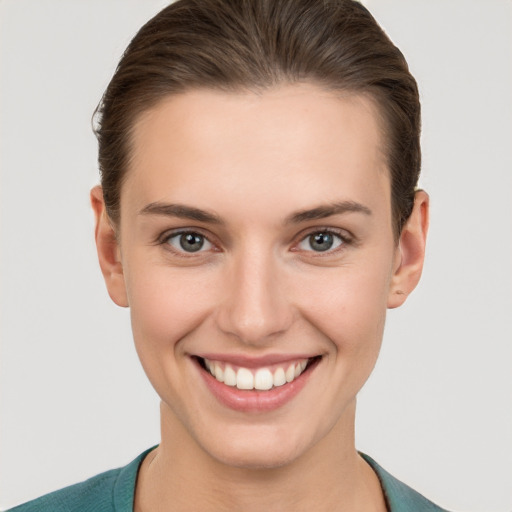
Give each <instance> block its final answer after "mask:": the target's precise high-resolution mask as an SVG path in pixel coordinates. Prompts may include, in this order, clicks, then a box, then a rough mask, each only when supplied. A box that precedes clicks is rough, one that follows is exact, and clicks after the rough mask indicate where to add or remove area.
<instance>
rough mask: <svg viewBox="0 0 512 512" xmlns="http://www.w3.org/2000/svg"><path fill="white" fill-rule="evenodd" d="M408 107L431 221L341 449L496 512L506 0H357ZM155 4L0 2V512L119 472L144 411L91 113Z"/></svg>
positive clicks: (511, 54) (508, 394) (503, 452)
mask: <svg viewBox="0 0 512 512" xmlns="http://www.w3.org/2000/svg"><path fill="white" fill-rule="evenodd" d="M366 3H367V5H368V7H369V8H370V10H371V11H372V12H373V13H374V15H375V16H376V18H377V20H379V21H380V22H381V24H382V26H383V27H384V28H385V29H386V30H387V32H388V33H389V35H390V36H391V38H392V39H393V40H394V41H395V43H396V44H398V46H399V47H400V48H401V49H402V51H403V52H404V54H405V55H406V57H407V59H408V61H409V63H410V67H411V69H412V71H413V73H414V74H415V76H416V77H417V79H418V81H419V84H420V88H421V93H422V101H423V112H424V114H423V116H424V132H423V152H424V167H423V169H424V170H423V178H422V186H423V187H424V188H426V189H427V190H428V191H429V193H430V195H431V200H432V221H431V233H430V239H429V247H428V254H427V262H426V267H425V271H424V276H423V280H422V283H420V286H419V288H418V290H417V291H416V292H415V293H414V294H413V296H412V297H411V298H410V300H409V301H408V303H407V304H406V305H405V306H404V307H402V308H400V309H399V310H394V311H391V312H390V313H389V316H388V324H387V327H386V334H385V340H384V347H383V351H382V355H381V359H380V361H379V363H378V365H377V368H376V370H375V372H374V374H373V376H372V377H371V379H370V381H369V383H368V384H367V386H366V388H365V389H364V390H363V391H362V393H361V395H360V400H359V418H358V438H357V445H358V448H359V449H360V450H362V451H365V452H367V453H369V454H371V455H372V456H373V457H374V458H375V459H376V460H377V461H379V462H380V463H381V464H382V465H383V466H384V467H385V468H386V469H388V470H389V471H390V472H391V473H393V474H395V476H397V477H399V478H401V479H403V480H405V481H406V482H407V483H409V484H410V485H412V486H413V487H415V488H416V489H418V490H419V491H420V492H422V493H424V494H426V495H427V496H428V497H430V498H431V499H433V500H435V501H438V502H440V503H442V504H443V505H444V506H445V507H447V508H450V509H453V510H464V511H472V512H489V511H510V510H511V509H512V483H511V482H512V400H511V398H512V371H511V369H512V368H511V367H512V343H511V341H512V336H511V334H512V322H511V316H512V315H511V313H512V307H511V306H512V291H511V288H512V287H511V284H512V271H511V266H512V265H511V262H512V254H511V253H512V251H511V239H512V236H511V234H512V229H511V228H512V211H511V192H512V187H511V185H512V183H511V181H512V180H511V175H512V152H511V144H512V94H511V91H512V35H511V34H512V30H511V29H512V3H511V2H510V1H508V0H414V1H411V0H368V1H367V2H366ZM165 4H166V2H164V1H162V0H159V1H157V0H107V1H105V0H88V1H87V2H85V1H79V0H66V1H64V0H44V1H41V0H3V1H0V123H1V124H0V291H1V293H0V301H1V302H0V315H1V316H0V336H1V346H0V350H1V353H0V508H6V507H8V506H11V505H14V504H16V503H20V502H22V501H25V500H27V499H30V498H34V497H36V496H38V495H40V494H42V493H45V492H48V491H51V490H54V489H57V488H59V487H62V486H64V485H67V484H71V483H74V482H76V481H79V480H81V479H84V478H86V477H88V476H91V475H93V474H96V473H98V472H100V471H103V470H106V469H109V468H112V467H116V466H119V465H124V464H126V463H128V462H129V461H130V460H131V459H132V458H134V457H135V456H136V455H137V454H138V453H139V452H141V451H142V450H144V449H145V448H147V447H149V446H151V445H153V444H156V443H157V442H158V439H159V424H158V399H157V397H156V394H155V393H154V392H153V390H152V389H151V388H150V385H149V383H147V381H146V378H145V376H144V375H143V372H142V369H141V368H140V367H139V363H138V361H137V357H136V354H135V351H134V349H133V346H132V341H131V333H130V327H129V312H128V311H126V310H122V309H120V308H117V307H116V306H115V305H114V304H113V303H111V302H110V299H109V298H108V296H107V293H106V291H105V288H104V285H103V282H102V278H101V275H100V271H99V268H98V265H97V262H96V256H95V249H94V244H93V217H92V213H91V212H90V208H89V203H88V191H89V188H90V187H91V186H93V185H94V184H95V183H96V182H97V180H98V178H97V167H96V142H95V139H94V136H93V135H92V132H91V130H90V117H91V114H92V111H93V109H94V107H95V106H96V104H97V102H98V100H99V98H100V96H101V93H102V91H103V89H104V88H105V86H106V84H107V83H108V80H109V78H110V76H111V74H112V72H113V70H114V67H115V65H116V63H117V60H118V58H119V56H120V55H121V52H122V51H123V49H124V47H125V46H126V44H127V43H128V41H129V39H130V38H131V36H132V35H133V34H134V33H135V31H136V30H137V29H138V28H139V27H140V25H141V24H142V23H143V22H144V21H145V20H147V19H148V18H149V17H151V16H152V15H153V14H154V13H156V12H157V11H158V10H159V9H160V8H161V7H163V6H164V5H165Z"/></svg>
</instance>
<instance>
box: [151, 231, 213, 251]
mask: <svg viewBox="0 0 512 512" xmlns="http://www.w3.org/2000/svg"><path fill="white" fill-rule="evenodd" d="M189 233H190V234H196V235H200V236H201V237H203V238H204V239H205V240H206V241H207V242H208V243H209V244H211V246H212V247H211V248H209V249H207V250H203V249H202V248H201V249H200V250H199V251H197V252H187V251H185V250H179V249H176V248H175V247H173V246H172V245H171V244H170V243H169V240H170V239H171V238H174V237H177V236H180V235H185V234H189ZM212 238H213V237H212V236H211V235H210V234H206V233H205V232H204V230H203V229H201V228H196V227H184V228H175V229H169V230H167V231H164V232H163V233H161V234H160V235H159V236H158V237H157V239H156V241H155V245H162V246H167V250H169V251H172V252H173V253H174V254H177V255H179V256H184V255H186V256H185V257H190V256H199V255H203V254H204V253H207V252H209V251H211V250H213V251H216V252H220V249H219V246H218V244H217V243H216V242H214V241H213V240H212Z"/></svg>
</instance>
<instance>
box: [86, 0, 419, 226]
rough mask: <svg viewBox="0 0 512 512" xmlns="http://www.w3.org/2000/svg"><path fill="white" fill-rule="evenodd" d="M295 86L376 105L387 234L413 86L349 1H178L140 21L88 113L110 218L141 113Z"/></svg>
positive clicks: (400, 217)
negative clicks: (191, 97) (190, 100)
mask: <svg viewBox="0 0 512 512" xmlns="http://www.w3.org/2000/svg"><path fill="white" fill-rule="evenodd" d="M298 82H312V83H315V84H318V85H320V86H321V87H325V88H327V89H330V90H335V91H349V92H355V93H363V94H369V95H370V96H371V97H372V98H373V99H374V100H375V101H376V104H377V105H378V107H379V112H380V114H381V117H382V118H383V120H384V126H385V144H386V147H385V151H386V156H387V159H388V162H387V164H388V167H389V170H390V174H391V189H392V215H393V225H394V231H395V235H396V236H397V235H398V234H399V233H400V231H401V228H402V226H403V224H404V222H405V221H406V220H407V219H408V217H409V215H410V213H411V211H412V206H413V203H414V192H415V188H416V185H417V181H418V177H419V172H420V162H421V152H420V143H419V136H420V104H419V96H418V89H417V85H416V81H415V80H414V78H413V76H412V75H411V74H410V72H409V69H408V66H407V62H406V61H405V58H404V56H403V55H402V53H401V52H400V50H398V48H396V46H394V45H393V43H392V42H391V41H390V40H389V38H388V37H387V36H386V34H385V33H384V32H383V30H382V29H381V28H380V27H379V25H378V24H377V22H376V21H375V19H374V18H373V17H372V15H371V14H370V13H369V12H368V10H367V9H366V8H365V7H363V6H362V5H361V4H360V3H358V2H356V1H352V0H178V1H177V2H175V3H173V4H171V5H169V6H168V7H166V8H165V9H163V10H162V11H161V12H160V13H159V14H157V15H156V16H155V17H154V18H153V19H151V20H150V21H149V22H148V23H146V24H145V25H144V26H143V27H142V28H141V30H140V31H139V32H138V33H137V34H136V36H135V37H134V38H133V40H132V41H131V43H130V45H129V46H128V48H127V49H126V51H125V53H124V55H123V57H122V59H121V61H120V62H119V65H118V67H117V69H116V72H115V74H114V76H113V78H112V80H111V82H110V84H109V86H108V88H107V90H106V91H105V94H104V95H103V98H102V100H101V102H100V104H99V105H98V108H97V109H96V121H97V125H96V129H95V133H96V136H97V138H98V143H99V166H100V171H101V181H102V186H103V195H104V199H105V204H106V209H107V213H108V215H109V216H110V218H111V219H112V221H113V222H114V223H118V222H119V200H120V190H121V186H122V183H123V178H124V176H125V175H126V171H127V168H128V165H129V161H130V147H131V144H130V139H131V132H132V128H133V126H134V124H135V121H136V120H137V118H138V116H139V115H140V114H141V113H142V112H144V111H146V110H147V109H149V108H151V107H152V106H154V105H155V104H156V103H157V102H159V101H160V100H162V99H163V98H164V97H167V96H169V95H172V94H176V93H179V92H183V91H185V90H188V89H192V88H198V87H201V88H213V89H220V90H224V91H240V90H244V89H246V90H255V89H262V88H263V89H264V88H268V87H272V86H274V85H277V84H280V83H298Z"/></svg>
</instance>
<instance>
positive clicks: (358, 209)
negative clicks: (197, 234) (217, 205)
mask: <svg viewBox="0 0 512 512" xmlns="http://www.w3.org/2000/svg"><path fill="white" fill-rule="evenodd" d="M352 212H355V213H363V214H365V215H372V211H371V210H370V209H369V208H368V207H367V206H364V205H363V204H361V203H357V202H355V201H340V202H336V203H331V204H327V205H320V206H317V207H315V208H311V209H308V210H300V211H298V212H295V213H292V214H291V215H289V216H288V217H286V219H285V222H284V223H285V224H300V223H301V222H306V221H308V220H319V219H325V218H327V217H331V216H332V215H341V214H344V213H352ZM139 213H140V214H141V215H163V216H166V217H178V218H180V219H188V220H195V221H198V222H206V223H209V224H216V225H224V224H225V222H224V221H223V220H222V218H221V217H219V216H218V215H217V214H216V213H213V212H209V211H206V210H201V209H200V208H195V207H193V206H186V205H184V204H173V203H161V202H158V201H157V202H154V203H150V204H148V205H146V206H145V207H144V208H143V209H142V210H141V211H140V212H139Z"/></svg>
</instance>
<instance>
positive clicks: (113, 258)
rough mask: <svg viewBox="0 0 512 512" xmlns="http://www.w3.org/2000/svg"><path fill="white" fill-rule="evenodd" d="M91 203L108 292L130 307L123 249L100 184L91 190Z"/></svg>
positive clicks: (95, 234) (119, 302)
mask: <svg viewBox="0 0 512 512" xmlns="http://www.w3.org/2000/svg"><path fill="white" fill-rule="evenodd" d="M91 205H92V209H93V210H94V216H95V218H96V228H95V230H94V236H95V239H96V249H97V251H98V259H99V262H100V267H101V272H102V273H103V278H104V279H105V284H106V285H107V290H108V294H109V295H110V298H111V299H112V300H113V301H114V302H115V303H116V304H117V305H118V306H121V307H128V298H127V294H126V285H125V282H124V273H123V264H122V261H121V250H120V248H119V243H118V241H117V238H116V233H115V230H114V228H113V226H112V224H111V222H110V219H109V217H108V215H107V211H106V209H105V202H104V201H103V190H102V188H101V187H100V186H99V185H98V186H96V187H94V188H93V189H92V190H91Z"/></svg>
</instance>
